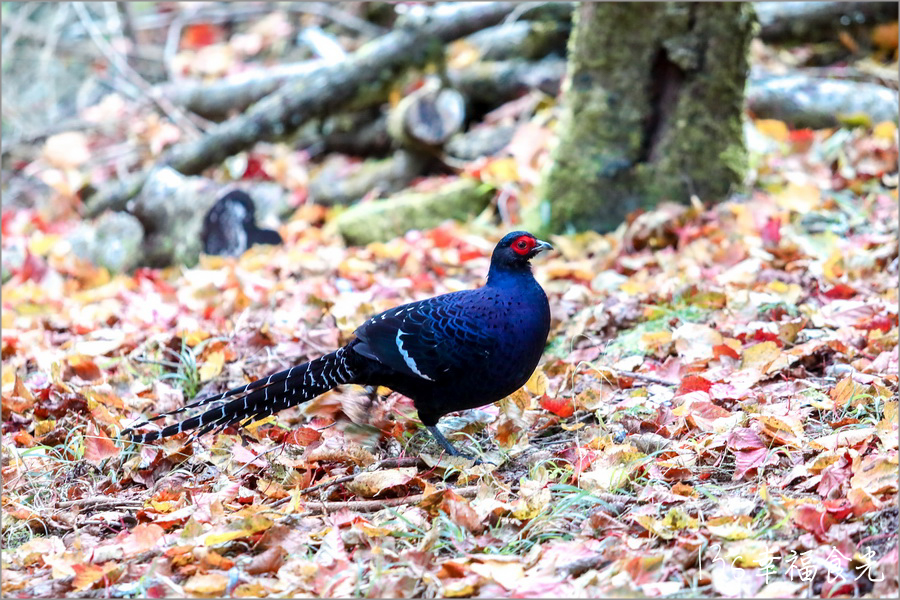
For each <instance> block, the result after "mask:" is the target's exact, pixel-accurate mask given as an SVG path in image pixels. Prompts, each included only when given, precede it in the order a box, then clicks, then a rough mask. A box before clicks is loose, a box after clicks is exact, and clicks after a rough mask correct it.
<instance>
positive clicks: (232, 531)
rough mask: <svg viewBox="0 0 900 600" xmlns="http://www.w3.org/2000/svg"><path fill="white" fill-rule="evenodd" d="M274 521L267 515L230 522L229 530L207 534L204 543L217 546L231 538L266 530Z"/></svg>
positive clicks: (235, 538) (234, 538) (247, 535)
mask: <svg viewBox="0 0 900 600" xmlns="http://www.w3.org/2000/svg"><path fill="white" fill-rule="evenodd" d="M272 523H273V522H272V519H268V518H266V517H260V516H252V517H247V518H246V519H241V520H239V521H235V522H234V523H229V525H228V530H227V531H222V532H219V533H210V534H209V535H207V536H206V538H205V539H204V542H203V543H204V544H206V545H207V546H215V545H216V544H221V543H223V542H230V541H231V540H237V539H240V538H244V537H249V536H251V535H253V534H254V533H259V532H260V531H265V530H266V529H268V528H269V527H271V526H272Z"/></svg>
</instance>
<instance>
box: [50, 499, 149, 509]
mask: <svg viewBox="0 0 900 600" xmlns="http://www.w3.org/2000/svg"><path fill="white" fill-rule="evenodd" d="M143 505H144V503H143V502H142V501H140V500H120V499H118V498H104V497H96V498H82V499H80V500H65V501H63V502H57V503H56V508H72V507H73V506H77V507H79V508H84V507H88V506H90V507H92V508H96V507H98V506H103V507H105V508H111V507H121V508H129V507H135V506H143Z"/></svg>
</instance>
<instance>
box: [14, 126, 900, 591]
mask: <svg viewBox="0 0 900 600" xmlns="http://www.w3.org/2000/svg"><path fill="white" fill-rule="evenodd" d="M756 125H757V130H758V131H760V132H762V134H764V135H766V136H768V139H769V140H770V141H771V142H772V146H771V149H770V151H768V152H766V153H764V154H760V155H759V156H758V160H757V165H756V169H757V179H758V181H757V184H756V186H755V188H754V189H753V190H752V192H750V193H749V194H748V195H747V196H746V197H744V198H740V199H735V200H733V201H728V202H723V203H721V204H718V205H715V206H712V207H703V206H702V205H700V204H699V203H698V204H696V205H695V206H662V207H660V208H659V210H657V211H655V212H650V213H646V214H644V215H641V216H639V217H638V218H637V219H635V220H634V221H633V222H632V223H631V224H630V225H628V226H627V227H623V228H621V229H620V230H619V231H617V232H615V233H612V234H608V235H600V234H596V233H582V234H578V235H571V236H559V237H554V238H552V240H551V241H552V242H553V243H554V245H555V246H556V248H557V250H558V251H557V252H554V253H551V254H550V255H549V256H548V257H547V258H546V259H539V260H537V261H536V264H535V273H536V277H537V278H538V280H539V281H540V282H541V283H542V284H543V285H544V287H545V289H546V290H547V292H548V295H549V297H550V304H551V306H552V310H553V329H552V332H551V338H550V343H549V345H548V349H547V352H546V353H545V358H544V360H543V362H542V364H541V366H540V368H539V370H538V372H537V373H536V374H535V376H534V377H532V380H531V381H530V382H529V384H528V386H527V389H524V390H522V391H520V392H519V393H517V394H515V395H514V396H512V397H510V398H508V399H506V400H504V401H502V402H500V403H498V404H497V405H494V406H489V407H485V408H483V409H480V410H474V411H468V412H465V413H461V414H459V415H457V416H451V417H448V418H446V419H444V420H443V421H442V425H443V427H444V428H445V430H446V431H448V432H458V433H456V434H454V435H451V438H456V439H457V443H458V444H459V445H460V446H464V447H466V448H467V449H469V450H470V451H475V452H478V453H481V454H483V455H484V456H485V457H486V458H487V459H488V460H490V461H493V462H494V463H496V466H495V465H492V464H487V463H486V464H483V465H478V466H472V465H471V464H467V463H466V462H465V461H463V462H452V461H448V460H447V459H446V458H444V459H443V460H441V461H440V462H439V458H440V456H439V448H438V447H437V446H436V445H435V444H434V442H433V441H431V439H430V438H429V437H428V436H427V434H426V433H424V430H423V429H422V428H421V426H420V424H419V423H418V421H417V420H416V417H415V412H414V410H413V409H412V406H411V403H410V402H409V401H408V400H407V399H405V398H402V397H399V396H397V395H390V396H388V397H387V399H386V400H384V401H382V402H378V403H376V404H375V408H374V409H373V410H372V411H368V412H366V411H365V410H360V405H361V403H363V402H364V401H365V396H364V394H363V393H362V391H361V390H359V389H352V388H350V387H347V388H344V389H341V390H338V391H335V392H331V393H328V394H326V395H325V396H323V397H321V398H319V399H318V400H315V401H313V402H310V403H309V404H307V405H305V406H303V407H301V408H298V409H292V410H289V411H285V412H283V413H280V414H278V415H277V416H276V417H270V418H268V419H266V420H265V421H262V422H260V423H256V424H254V425H253V426H251V427H249V428H246V429H243V430H241V431H237V430H229V431H227V432H226V433H225V434H222V435H218V436H204V437H202V438H200V439H198V440H196V441H194V442H193V443H192V444H189V445H185V444H184V441H185V438H184V437H176V438H172V439H168V440H165V441H163V442H161V443H157V444H152V445H147V446H144V447H141V448H136V449H135V448H125V447H123V445H122V444H121V442H118V441H117V440H116V436H117V433H118V432H119V431H120V430H121V429H122V428H124V427H125V426H127V425H130V424H132V423H133V422H135V421H136V420H138V419H139V417H140V415H149V414H151V413H157V412H160V411H166V410H171V409H173V408H176V407H178V406H180V405H181V404H182V403H183V402H185V401H186V400H188V399H190V398H192V397H195V396H201V395H205V394H208V393H212V392H216V391H220V390H223V389H226V388H229V387H232V386H235V385H238V384H241V383H243V382H245V381H249V380H251V379H255V378H258V377H261V376H264V375H266V374H268V373H270V372H273V371H276V370H280V369H283V368H285V367H287V366H289V365H291V364H295V363H298V362H302V361H304V360H306V359H307V358H310V357H314V356H316V355H319V354H321V353H324V352H327V351H330V350H332V349H333V348H335V347H337V346H338V345H339V344H341V343H343V342H345V341H346V340H347V339H349V336H350V335H351V332H352V330H353V329H354V327H355V326H356V325H357V324H359V323H361V322H362V321H363V320H364V319H365V318H366V316H367V315H370V314H372V313H374V312H377V311H380V310H383V309H386V308H388V307H391V306H394V305H396V304H398V303H402V302H405V301H408V300H415V299H420V298H423V297H426V296H429V295H433V294H438V293H443V292H448V291H453V290H457V289H464V288H470V287H473V286H477V285H479V284H481V282H482V281H483V278H484V275H485V273H486V269H487V266H488V258H489V253H490V250H491V248H492V242H493V241H495V240H496V239H497V238H498V237H499V236H500V235H501V234H502V233H503V231H502V230H500V229H498V228H497V227H496V226H490V225H484V224H480V225H479V224H477V223H476V224H471V225H453V224H449V223H448V224H446V225H444V226H442V227H439V228H437V229H435V230H432V231H427V232H423V233H421V234H420V233H410V234H408V235H407V236H406V237H405V238H402V239H396V240H393V241H391V242H389V243H386V244H372V245H369V246H368V247H357V248H352V247H351V248H348V247H345V246H344V245H343V244H342V242H341V240H340V238H339V237H338V236H337V235H336V234H334V233H333V232H330V230H329V227H328V213H326V212H325V211H324V209H319V208H316V207H312V206H308V207H305V208H302V209H301V210H299V211H298V212H297V214H296V215H295V216H294V218H293V219H292V220H291V221H290V222H288V223H286V224H285V225H284V226H283V227H282V234H283V236H284V238H285V244H284V245H283V246H278V247H255V248H253V249H251V250H250V251H249V252H247V253H246V254H245V255H244V256H242V257H241V258H239V259H225V258H220V257H204V258H203V260H202V261H201V263H200V264H199V265H198V266H197V267H196V268H191V269H186V268H169V269H164V270H151V269H139V270H138V271H137V272H135V273H133V274H131V275H115V276H110V275H109V273H108V272H107V271H106V270H105V269H99V268H96V267H93V266H92V265H90V264H88V263H86V262H82V261H79V260H78V259H76V258H75V257H74V256H73V254H72V253H71V252H70V251H69V249H68V248H67V241H66V233H67V232H68V231H70V229H71V228H72V227H74V226H75V225H76V221H74V220H59V221H56V222H46V221H45V220H43V219H42V218H40V217H39V216H38V215H37V213H36V212H35V211H30V210H25V209H21V210H14V211H5V212H4V213H3V244H4V250H6V249H7V247H12V246H13V245H15V244H16V243H19V244H23V245H24V246H25V247H26V248H27V256H26V259H25V260H24V261H23V263H22V266H21V268H20V269H18V270H17V271H16V272H14V273H12V275H11V278H10V279H9V280H8V281H7V282H6V283H5V284H4V285H3V290H2V291H3V315H2V325H3V346H2V352H3V404H2V406H3V412H2V416H3V434H2V435H3V437H2V441H3V462H2V475H3V496H2V499H3V500H2V501H3V584H2V592H3V594H4V595H5V596H7V597H10V596H19V597H35V596H61V595H67V596H109V595H112V596H123V595H124V596H130V595H135V596H149V597H161V596H173V595H174V596H211V595H223V594H224V595H229V594H230V595H234V596H266V595H281V596H305V595H315V596H331V597H335V596H348V595H359V596H381V597H390V596H416V595H422V596H467V595H480V596H492V597H502V596H512V597H526V596H542V597H597V596H609V595H613V594H621V593H639V594H644V595H653V596H656V595H666V596H670V595H698V594H704V595H706V594H710V595H724V596H734V595H743V596H752V595H767V596H782V597H784V596H803V595H809V594H812V595H822V596H831V595H836V594H840V595H860V594H871V595H874V596H888V595H893V594H895V593H896V591H897V577H898V574H897V564H898V555H897V533H898V510H897V487H898V486H897V483H898V478H897V451H898V448H897V447H898V430H897V420H898V418H897V414H898V410H897V399H896V398H897V384H898V356H897V349H898V346H897V341H898V319H897V301H898V298H897V276H898V249H897V233H898V232H897V220H898V212H897V206H898V202H897V188H896V170H895V169H896V161H897V150H896V144H895V136H896V129H895V128H894V127H893V125H891V124H886V125H881V126H878V127H876V128H874V129H865V128H859V129H856V130H846V129H841V130H831V131H820V132H809V131H801V132H788V131H787V130H786V129H784V128H783V126H782V127H779V124H778V123H773V122H760V123H757V124H756ZM891 178H893V180H892V179H891ZM886 186H891V187H886ZM323 220H324V226H321V223H322V221H323ZM381 391H382V392H385V390H381ZM389 459H398V460H395V461H393V462H391V461H390V460H389ZM385 460H388V462H381V461H385Z"/></svg>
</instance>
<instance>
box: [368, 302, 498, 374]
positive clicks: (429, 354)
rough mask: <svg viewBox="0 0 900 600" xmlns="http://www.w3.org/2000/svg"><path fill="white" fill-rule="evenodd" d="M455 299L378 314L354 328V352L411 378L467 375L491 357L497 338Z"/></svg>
mask: <svg viewBox="0 0 900 600" xmlns="http://www.w3.org/2000/svg"><path fill="white" fill-rule="evenodd" d="M454 296H456V294H447V295H445V296H439V297H437V298H429V299H428V300H422V301H420V302H413V303H411V304H404V305H402V306H398V307H396V308H393V309H391V310H388V311H385V312H383V313H381V314H379V315H375V316H374V317H372V318H371V319H369V320H368V321H366V322H365V323H363V324H362V325H361V326H360V327H359V328H358V329H357V330H356V332H355V333H356V337H357V340H358V343H357V344H356V345H355V346H354V350H356V351H357V352H359V353H360V354H362V355H363V356H366V357H368V358H371V359H374V360H377V361H378V362H380V363H382V364H384V365H387V366H389V367H390V368H392V369H394V370H395V371H397V372H399V373H403V374H404V375H408V376H410V377H419V378H422V379H428V380H431V381H436V380H439V379H443V378H445V377H448V376H453V375H454V374H455V373H462V372H465V371H466V370H468V369H470V368H471V367H473V366H475V365H477V364H479V363H481V362H482V361H484V360H485V359H486V358H487V357H488V356H490V354H491V351H492V349H493V347H494V340H493V338H492V337H490V336H489V335H487V334H486V333H485V331H484V327H483V326H482V325H479V323H478V321H477V319H476V317H475V315H473V314H472V312H471V311H469V310H468V309H467V307H466V306H465V303H464V302H458V301H454V300H459V298H454Z"/></svg>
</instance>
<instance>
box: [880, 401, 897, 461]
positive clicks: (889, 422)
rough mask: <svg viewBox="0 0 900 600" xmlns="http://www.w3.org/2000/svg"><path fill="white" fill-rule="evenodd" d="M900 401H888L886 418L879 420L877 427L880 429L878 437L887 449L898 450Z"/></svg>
mask: <svg viewBox="0 0 900 600" xmlns="http://www.w3.org/2000/svg"><path fill="white" fill-rule="evenodd" d="M897 409H898V402H897V401H896V400H894V401H892V402H886V403H885V405H884V418H882V419H881V421H879V422H878V424H877V425H876V426H875V429H876V430H877V431H878V438H879V439H880V440H881V443H882V444H883V445H884V448H885V450H896V449H897V446H898V443H900V440H898V438H900V433H898V429H897V413H898V410H897Z"/></svg>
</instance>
